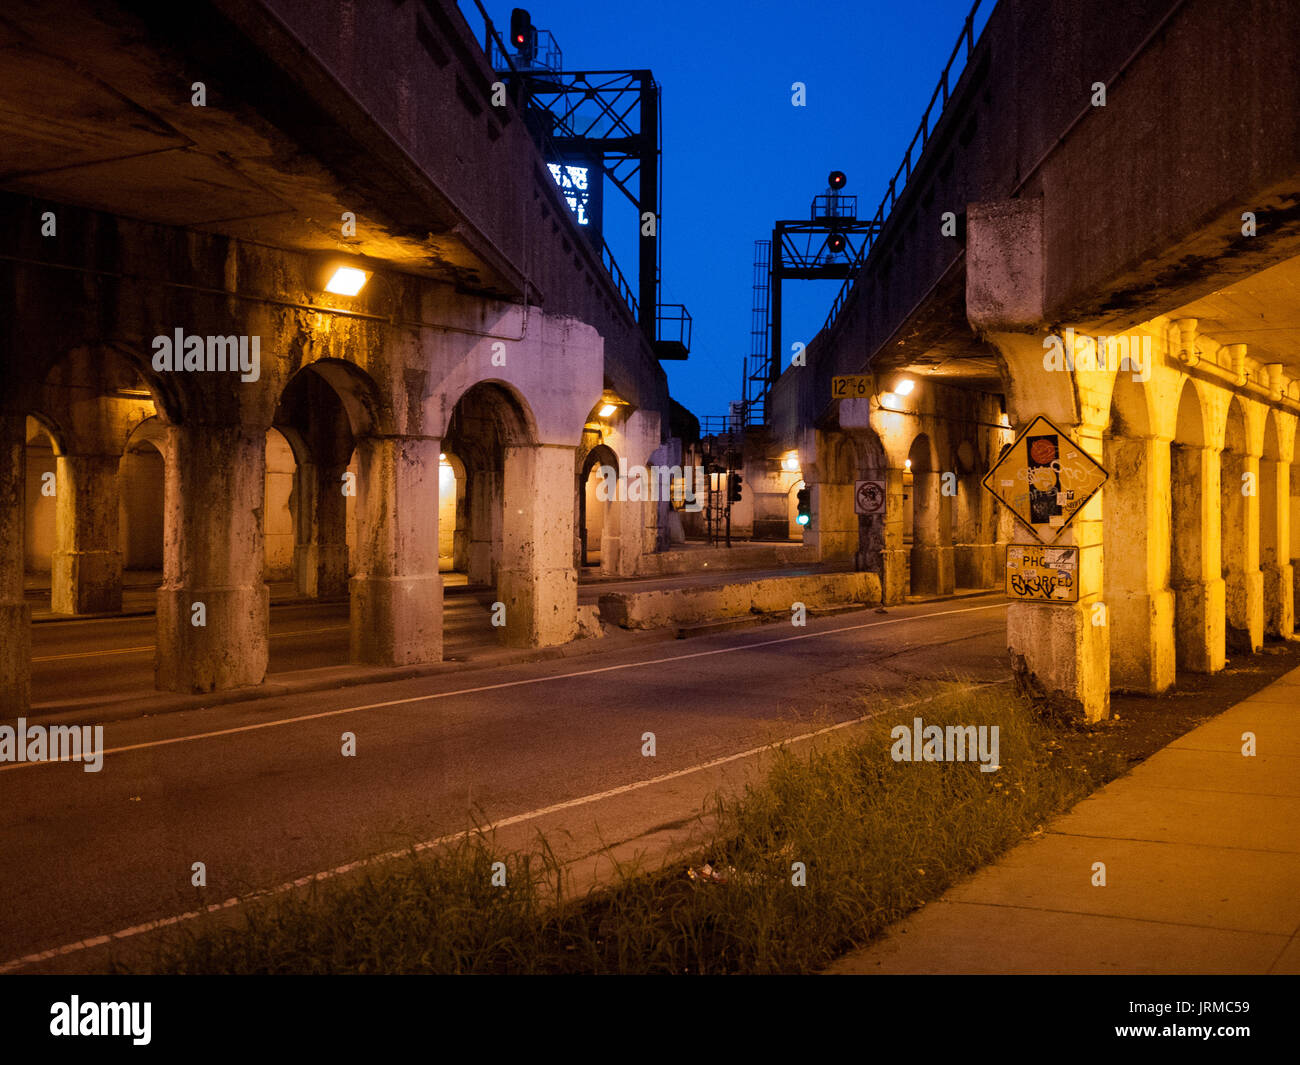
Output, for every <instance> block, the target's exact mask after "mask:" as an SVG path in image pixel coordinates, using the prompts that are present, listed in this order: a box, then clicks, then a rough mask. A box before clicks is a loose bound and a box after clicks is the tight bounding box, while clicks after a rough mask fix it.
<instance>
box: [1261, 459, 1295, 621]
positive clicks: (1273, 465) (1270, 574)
mask: <svg viewBox="0 0 1300 1065" xmlns="http://www.w3.org/2000/svg"><path fill="white" fill-rule="evenodd" d="M1290 490H1291V463H1289V462H1278V461H1275V460H1272V459H1263V460H1261V461H1260V464H1259V491H1260V514H1259V568H1260V571H1261V572H1262V574H1263V578H1264V631H1265V632H1266V633H1267V634H1268V635H1269V636H1290V635H1291V634H1292V633H1293V632H1294V631H1295V573H1294V569H1293V567H1292V565H1291V500H1290Z"/></svg>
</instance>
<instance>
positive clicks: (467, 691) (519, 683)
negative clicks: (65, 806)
mask: <svg viewBox="0 0 1300 1065" xmlns="http://www.w3.org/2000/svg"><path fill="white" fill-rule="evenodd" d="M1005 607H1006V603H1005V602H998V603H991V604H989V605H988V606H969V607H963V608H962V609H960V610H939V611H935V612H934V613H931V614H913V615H911V616H910V617H905V618H890V619H889V620H888V621H866V622H863V623H862V624H860V625H842V626H840V627H839V628H838V629H826V630H825V631H823V632H807V633H803V634H802V635H799V636H783V637H781V638H780V639H779V640H761V641H759V642H758V643H748V644H740V645H739V646H736V647H719V648H716V649H714V650H712V651H694V652H692V653H690V654H684V655H672V656H670V657H668V658H652V659H649V660H648V661H645V662H622V663H620V664H619V665H616V666H601V667H600V668H598V669H582V670H578V671H576V672H573V673H556V674H554V675H553V676H549V677H527V678H525V679H524V680H507V681H502V682H501V683H499V684H481V685H479V686H478V687H475V688H458V689H456V690H455V691H449V692H434V693H432V694H429V695H411V696H407V697H406V698H405V699H389V700H387V701H386V702H382V703H367V704H366V705H364V706H345V707H341V708H339V709H338V710H322V711H321V712H320V713H316V714H299V715H298V716H297V717H282V718H278V719H276V720H275V721H259V722H257V723H256V724H253V725H237V726H235V727H234V728H223V729H214V730H213V731H211V732H196V733H193V734H192V735H189V736H172V737H171V738H169V739H165V740H147V741H146V742H144V743H130V744H127V745H125V746H123V747H108V748H106V749H105V750H104V752H103V753H104V754H105V755H110V754H122V753H123V752H125V751H141V750H145V749H147V748H150V747H167V746H170V745H171V744H173V743H189V742H191V741H193V740H207V739H213V738H215V737H217V736H233V735H236V734H237V733H241V732H255V731H257V730H258V729H264V728H277V727H279V726H280V725H292V724H294V723H296V722H298V721H319V720H321V719H322V718H327V717H338V716H339V715H341V714H356V713H360V712H361V711H362V710H383V709H386V708H387V707H390V706H410V705H411V704H412V703H423V702H434V701H435V700H438V699H452V698H454V697H456V696H457V695H477V694H478V693H479V692H490V691H500V690H501V689H503V688H520V687H524V686H526V685H529V684H547V683H549V682H551V681H557V680H572V679H573V678H574V677H591V676H595V675H596V674H598V673H612V672H615V671H617V670H623V669H642V668H644V667H646V666H661V665H664V664H665V663H668V662H685V661H687V660H688V659H692V658H708V657H710V656H712V655H727V654H734V653H736V652H737V651H753V650H757V649H758V648H760V647H772V646H774V645H776V644H782V643H793V642H795V641H796V640H813V639H818V638H820V637H822V636H835V635H838V634H839V633H842V632H857V631H858V630H860V629H874V628H879V627H880V626H882V625H899V624H902V623H903V622H907V621H922V620H924V619H925V618H939V617H947V616H948V615H951V614H971V613H977V612H979V611H982V610H1002V609H1004V608H1005ZM55 764H57V763H55V762H52V761H45V762H8V763H6V764H4V765H0V773H5V772H9V771H11V770H15V769H31V768H33V767H34V766H41V765H55Z"/></svg>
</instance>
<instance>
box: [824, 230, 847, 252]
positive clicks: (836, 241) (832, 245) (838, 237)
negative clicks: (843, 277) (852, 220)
mask: <svg viewBox="0 0 1300 1065" xmlns="http://www.w3.org/2000/svg"><path fill="white" fill-rule="evenodd" d="M847 244H848V240H847V239H846V238H845V236H844V234H843V233H832V234H831V235H830V236H829V237H827V238H826V247H827V249H828V250H829V251H830V252H831V253H832V254H834V255H838V254H839V253H840V252H842V251H843V250H844V248H845V247H846V246H847Z"/></svg>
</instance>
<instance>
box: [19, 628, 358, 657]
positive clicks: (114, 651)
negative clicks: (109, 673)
mask: <svg viewBox="0 0 1300 1065" xmlns="http://www.w3.org/2000/svg"><path fill="white" fill-rule="evenodd" d="M347 630H348V626H347V625H331V626H327V627H326V628H323V629H301V630H299V631H298V632H272V633H269V634H268V635H269V637H270V638H271V639H272V640H278V639H281V638H282V637H285V636H315V635H317V634H318V633H322V632H347ZM153 649H154V645H153V644H148V645H147V646H144V647H112V648H109V649H108V650H107V651H70V652H68V653H67V654H65V655H42V656H41V657H40V658H33V659H32V662H33V664H35V663H36V662H62V661H63V660H65V659H68V658H98V657H99V656H101V655H132V654H140V653H141V652H144V651H152V650H153Z"/></svg>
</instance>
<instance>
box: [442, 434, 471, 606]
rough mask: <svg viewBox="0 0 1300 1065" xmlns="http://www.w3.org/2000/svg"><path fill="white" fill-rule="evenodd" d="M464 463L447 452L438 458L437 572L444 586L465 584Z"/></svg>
mask: <svg viewBox="0 0 1300 1065" xmlns="http://www.w3.org/2000/svg"><path fill="white" fill-rule="evenodd" d="M467 514H468V512H467V510H466V495H465V464H464V463H463V462H461V460H460V459H459V458H458V457H457V456H456V455H455V454H454V453H452V452H450V451H443V452H441V453H440V454H439V456H438V572H439V573H442V574H443V581H444V586H445V585H457V584H466V583H468V577H467V576H466V567H467V566H468V564H469V527H468V522H467Z"/></svg>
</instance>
